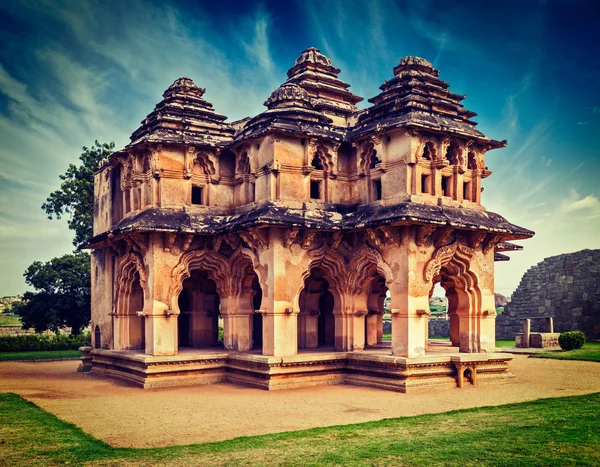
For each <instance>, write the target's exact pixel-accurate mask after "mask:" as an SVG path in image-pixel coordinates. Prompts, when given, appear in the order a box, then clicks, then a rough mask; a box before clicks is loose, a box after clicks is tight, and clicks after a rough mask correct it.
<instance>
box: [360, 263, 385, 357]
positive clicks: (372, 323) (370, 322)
mask: <svg viewBox="0 0 600 467" xmlns="http://www.w3.org/2000/svg"><path fill="white" fill-rule="evenodd" d="M387 297H388V288H387V285H386V284H385V278H384V277H383V276H382V275H381V274H380V273H379V272H377V273H376V275H375V278H374V279H373V281H372V282H371V285H370V287H369V296H368V298H367V309H368V314H367V317H366V319H365V345H366V346H369V345H377V344H378V343H381V342H382V341H383V334H384V331H383V326H384V315H385V312H386V311H385V304H386V299H387ZM389 327H390V329H389V333H390V334H391V322H390V323H389ZM390 337H391V336H390ZM388 340H389V339H388Z"/></svg>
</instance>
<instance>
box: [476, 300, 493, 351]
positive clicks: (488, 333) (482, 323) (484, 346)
mask: <svg viewBox="0 0 600 467" xmlns="http://www.w3.org/2000/svg"><path fill="white" fill-rule="evenodd" d="M478 319H479V350H478V351H479V352H487V353H494V352H496V301H495V299H494V294H493V293H492V292H489V291H487V290H484V291H482V294H481V314H480V315H479V316H478Z"/></svg>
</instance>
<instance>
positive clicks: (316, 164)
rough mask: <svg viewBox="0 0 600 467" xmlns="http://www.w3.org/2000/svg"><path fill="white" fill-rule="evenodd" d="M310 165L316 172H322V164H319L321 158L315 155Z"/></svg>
mask: <svg viewBox="0 0 600 467" xmlns="http://www.w3.org/2000/svg"><path fill="white" fill-rule="evenodd" d="M310 165H311V166H312V167H314V168H315V169H317V170H324V169H325V167H324V166H323V163H322V162H321V158H320V157H319V156H318V155H316V156H315V157H313V160H312V162H311V163H310ZM311 198H312V196H311Z"/></svg>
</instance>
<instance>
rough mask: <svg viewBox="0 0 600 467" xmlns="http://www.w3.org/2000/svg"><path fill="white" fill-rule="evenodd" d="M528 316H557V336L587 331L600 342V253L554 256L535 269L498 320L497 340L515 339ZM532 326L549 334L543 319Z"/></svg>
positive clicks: (529, 273) (580, 252)
mask: <svg viewBox="0 0 600 467" xmlns="http://www.w3.org/2000/svg"><path fill="white" fill-rule="evenodd" d="M525 317H540V318H548V317H554V331H556V332H557V333H561V332H565V331H583V332H584V333H585V335H586V337H587V338H588V339H600V250H582V251H578V252H575V253H569V254H564V255H559V256H552V257H550V258H546V259H545V260H543V261H541V262H540V263H538V264H537V265H535V266H533V267H531V268H530V269H529V270H528V271H527V272H526V273H525V274H524V275H523V278H522V279H521V282H520V284H519V287H518V288H517V290H516V291H515V292H514V293H513V295H512V297H511V301H510V302H509V303H508V304H507V305H506V307H505V308H504V312H503V313H502V314H501V315H499V316H498V318H497V319H496V338H498V339H514V338H515V335H516V334H517V333H519V332H521V329H522V323H521V319H522V318H525ZM532 326H533V327H532V331H533V332H538V331H542V332H545V331H546V330H545V327H544V322H543V320H534V321H533V322H532Z"/></svg>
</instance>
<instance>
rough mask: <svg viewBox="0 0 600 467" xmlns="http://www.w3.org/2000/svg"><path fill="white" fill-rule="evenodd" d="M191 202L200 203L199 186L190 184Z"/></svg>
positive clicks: (200, 188) (200, 190) (200, 189)
mask: <svg viewBox="0 0 600 467" xmlns="http://www.w3.org/2000/svg"><path fill="white" fill-rule="evenodd" d="M192 204H202V187H201V186H195V185H194V186H192Z"/></svg>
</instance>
